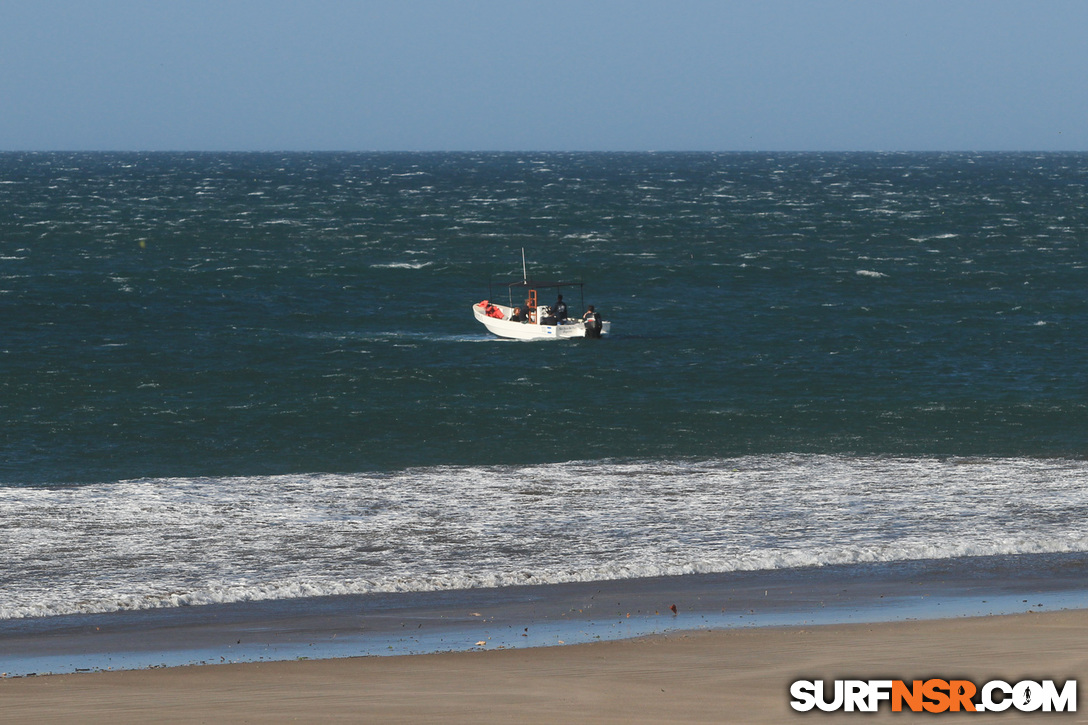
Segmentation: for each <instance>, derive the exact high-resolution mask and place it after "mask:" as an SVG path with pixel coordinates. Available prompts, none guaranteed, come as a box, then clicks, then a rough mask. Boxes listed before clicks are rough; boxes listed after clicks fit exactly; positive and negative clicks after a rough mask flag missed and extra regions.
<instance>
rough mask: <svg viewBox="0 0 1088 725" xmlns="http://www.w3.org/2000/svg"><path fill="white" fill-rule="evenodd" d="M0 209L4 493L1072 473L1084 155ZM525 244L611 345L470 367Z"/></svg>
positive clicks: (374, 177) (200, 186) (313, 182)
mask: <svg viewBox="0 0 1088 725" xmlns="http://www.w3.org/2000/svg"><path fill="white" fill-rule="evenodd" d="M0 182H2V183H0V209H2V210H3V216H2V217H0V320H2V322H0V429H2V430H3V431H4V432H3V437H2V439H0V441H2V445H0V480H3V481H4V482H6V483H8V484H21V483H55V482H88V481H110V480H118V479H123V478H133V477H141V476H179V475H188V476H192V475H237V474H273V473H286V472H313V471H362V470H387V469H397V468H400V467H404V466H414V465H433V464H486V463H508V464H518V463H528V462H547V461H561V460H569V459H572V458H578V459H587V458H588V459H600V458H609V459H631V458H660V457H669V458H696V459H698V458H705V457H727V456H735V455H744V454H750V453H775V452H817V453H857V454H893V455H895V454H910V455H996V456H1021V455H1023V456H1080V455H1082V454H1083V453H1084V452H1085V450H1086V435H1088V425H1086V423H1088V415H1086V407H1085V406H1086V403H1088V387H1086V373H1085V370H1086V363H1088V334H1086V333H1088V309H1086V304H1085V299H1084V290H1085V289H1086V288H1088V264H1086V263H1088V249H1086V244H1085V237H1086V234H1088V212H1086V210H1085V203H1086V199H1088V190H1086V182H1088V155H1083V154H1053V155H1035V154H981V155H979V154H773V155H766V154H536V155H534V154H290V155H276V154H4V155H0ZM523 247H524V248H525V249H526V256H527V257H528V260H529V265H530V269H531V272H532V274H533V275H534V276H550V277H561V278H579V279H584V280H585V281H586V282H587V284H588V287H587V289H588V293H587V294H588V297H587V298H586V299H585V303H587V304H593V303H596V304H597V305H598V306H599V307H600V308H602V309H603V310H604V312H605V314H606V316H607V317H608V318H609V319H611V320H613V324H614V337H613V338H612V339H611V340H606V341H603V342H602V343H599V344H594V343H592V342H591V341H582V342H575V343H569V344H561V345H543V344H506V343H494V344H490V343H488V344H484V341H485V340H487V339H488V338H487V335H486V333H485V332H484V331H483V329H482V328H481V327H479V326H478V324H477V323H476V322H474V321H473V319H472V317H471V314H470V312H469V305H471V304H472V303H473V302H475V301H477V300H479V299H482V298H484V297H486V296H487V295H488V282H489V280H496V281H497V280H506V279H515V278H520V276H521V275H520V272H521V269H520V267H521V264H520V261H521V249H522V248H523ZM574 302H575V304H574V307H578V306H580V305H581V304H582V300H575V301H574ZM579 311H580V310H579ZM476 342H479V343H481V344H473V343H476ZM500 440H502V441H506V442H507V443H505V444H501V445H500V444H498V443H497V442H498V441H500Z"/></svg>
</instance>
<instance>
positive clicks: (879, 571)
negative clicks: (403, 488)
mask: <svg viewBox="0 0 1088 725" xmlns="http://www.w3.org/2000/svg"><path fill="white" fill-rule="evenodd" d="M1086 571H1088V555H1083V554H1077V555H1032V556H1023V555H1021V556H1003V557H979V558H976V559H973V560H971V562H970V566H968V567H964V565H963V562H962V561H961V562H956V561H931V560H930V561H914V562H898V563H895V564H867V565H850V566H829V567H819V568H806V569H792V570H791V569H782V570H771V571H759V572H732V573H728V574H698V575H686V576H676V577H658V578H648V579H627V580H613V581H603V582H579V583H569V584H548V585H536V586H531V585H527V586H518V587H503V588H500V589H473V590H458V591H439V592H413V593H392V594H368V595H344V596H336V597H318V598H312V599H289V600H269V601H258V602H245V603H233V604H215V605H202V606H194V607H182V608H171V609H155V610H138V611H127V612H113V613H108V614H86V615H72V616H58V617H44V618H33V619H21V620H4V621H2V622H0V679H5V678H6V679H10V678H14V677H24V676H30V675H45V674H50V675H53V674H59V675H63V674H70V673H87V672H105V671H111V670H113V671H116V670H145V669H153V668H154V669H157V668H164V667H182V666H189V665H213V664H240V663H248V662H273V661H290V660H302V659H305V660H331V659H342V658H350V657H372V656H383V657H384V656H395V655H429V654H436V653H450V652H468V651H474V650H522V649H529V648H544V647H549V646H555V645H565V646H573V645H578V644H586V643H594V642H601V641H619V640H631V639H636V638H641V637H650V636H660V635H672V634H675V633H680V632H686V633H690V632H697V631H727V630H737V629H742V630H748V629H754V628H761V627H762V628H766V627H788V626H815V625H821V626H822V625H842V624H852V623H878V622H897V621H900V622H902V621H913V620H923V621H936V620H945V619H956V618H965V617H978V616H989V615H1010V614H1017V613H1024V612H1032V613H1042V612H1054V611H1060V610H1088V584H1086V582H1088V577H1086V576H1085V572H1086ZM674 608H675V609H674Z"/></svg>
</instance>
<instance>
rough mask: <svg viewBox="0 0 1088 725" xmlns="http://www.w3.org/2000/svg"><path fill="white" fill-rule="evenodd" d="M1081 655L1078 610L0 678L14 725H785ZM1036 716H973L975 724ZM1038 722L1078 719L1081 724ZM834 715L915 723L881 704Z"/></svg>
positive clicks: (1083, 660)
mask: <svg viewBox="0 0 1088 725" xmlns="http://www.w3.org/2000/svg"><path fill="white" fill-rule="evenodd" d="M1086 644H1088V611H1086V610H1076V611H1065V612H1048V613H1042V614H1016V615H1001V616H986V617H970V618H961V619H937V620H926V621H899V622H883V623H855V624H831V625H820V626H812V627H805V626H790V627H755V628H743V629H741V628H735V629H729V630H713V631H703V632H679V633H675V634H666V635H656V636H650V637H639V638H635V639H627V640H622V641H612V642H595V643H589V644H577V645H569V646H565V647H538V648H529V649H508V650H502V651H486V652H447V653H440V654H429V655H418V656H394V657H352V658H344V659H330V660H317V661H293V662H287V661H283V662H258V663H247V664H225V665H212V666H200V667H174V668H168V669H162V670H135V671H126V672H101V673H94V674H74V675H54V676H49V677H26V678H19V679H9V680H3V681H0V701H2V702H3V711H4V715H5V721H6V722H13V723H23V722H26V723H30V722H34V723H43V722H44V723H50V722H72V721H79V722H87V723H136V722H147V721H151V720H154V721H156V722H192V721H219V722H235V721H242V720H249V721H252V720H260V721H262V722H265V721H267V722H289V721H295V720H302V721H310V722H314V721H330V720H331V721H351V722H421V721H424V722H430V721H442V722H454V723H461V722H464V723H469V722H473V723H480V722H484V723H490V722H496V723H498V722H525V723H538V722H539V723H545V722H585V721H593V722H606V723H607V722H616V723H620V722H625V723H627V722H634V723H642V722H646V723H649V722H707V723H709V722H726V721H739V722H746V723H778V722H784V721H792V720H794V719H795V718H797V719H800V718H811V717H813V715H812V713H799V712H794V711H793V710H792V709H791V708H790V706H789V700H790V695H789V685H790V683H791V682H793V681H794V680H797V679H825V680H834V679H846V678H860V679H869V678H889V679H891V678H894V679H904V680H910V679H918V678H930V677H943V678H946V679H947V678H952V677H957V678H964V679H969V680H971V681H973V682H975V683H984V682H987V681H989V680H992V679H1004V680H1006V681H1009V682H1016V681H1019V680H1022V679H1033V680H1040V679H1043V678H1053V679H1056V680H1062V681H1064V680H1067V679H1071V678H1076V677H1077V676H1083V675H1084V674H1085V673H1086V672H1088V647H1086V646H1085V645H1086ZM832 717H835V716H832ZM1031 717H1035V718H1037V717H1038V715H1036V714H1034V713H1019V712H1016V711H1008V712H1003V713H993V714H987V713H975V717H974V718H972V722H980V723H981V722H1004V721H1009V720H1012V721H1019V720H1023V719H1028V718H1031ZM1047 717H1048V718H1058V719H1060V720H1062V721H1064V722H1069V721H1074V722H1083V721H1084V719H1083V716H1082V715H1081V716H1079V717H1078V714H1077V713H1075V712H1074V713H1064V714H1062V713H1050V714H1048V715H1047ZM837 718H839V719H844V720H845V719H848V718H861V719H864V720H866V721H872V720H873V719H875V720H876V721H878V722H883V721H896V722H899V721H912V720H911V719H910V718H911V716H910V715H909V714H906V713H893V712H890V710H889V707H888V706H887V704H885V705H884V706H883V707H882V708H881V710H880V711H879V712H877V713H875V714H874V713H864V714H863V713H840V714H838V716H837ZM836 721H838V720H836Z"/></svg>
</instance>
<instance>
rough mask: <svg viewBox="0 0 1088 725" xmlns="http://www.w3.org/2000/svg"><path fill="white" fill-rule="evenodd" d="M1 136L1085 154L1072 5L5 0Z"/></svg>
mask: <svg viewBox="0 0 1088 725" xmlns="http://www.w3.org/2000/svg"><path fill="white" fill-rule="evenodd" d="M0 69H2V72H0V150H142V151H152V150H210V151H214V150H348V151H371V150H373V151H385V150H407V151H421V150H522V151H529V150H532V151H547V150H563V151H585V150H603V151H613V150H631V151H643V150H659V151H665V150H708V151H745V150H758V151H781V150H790V151H793V150H800V151H806V150H808V151H811V150H827V151H835V150H907V151H910V150H1043V151H1046V150H1073V151H1084V150H1088V2H1082V1H1080V0H913V1H905V0H904V1H899V2H893V1H882V0H850V1H848V0H752V1H747V0H745V1H740V0H734V1H731V0H716V1H715V0H625V1H623V0H537V1H535V2H530V1H528V0H357V1H354V2H347V1H339V2H336V1H332V0H296V1H292V2H288V1H286V0H261V1H248V0H172V1H165V0H163V1H156V0H127V1H126V0H93V1H91V0H0Z"/></svg>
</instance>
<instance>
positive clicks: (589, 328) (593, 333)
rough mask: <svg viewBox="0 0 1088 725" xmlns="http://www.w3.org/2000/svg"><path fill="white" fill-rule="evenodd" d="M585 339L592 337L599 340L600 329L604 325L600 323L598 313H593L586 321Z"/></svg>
mask: <svg viewBox="0 0 1088 725" xmlns="http://www.w3.org/2000/svg"><path fill="white" fill-rule="evenodd" d="M585 324H586V337H592V338H594V339H598V340H599V339H600V337H601V328H603V327H604V323H603V322H602V321H601V316H600V314H598V313H594V314H593V316H592V317H590V318H588V319H587V320H586V323H585Z"/></svg>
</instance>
